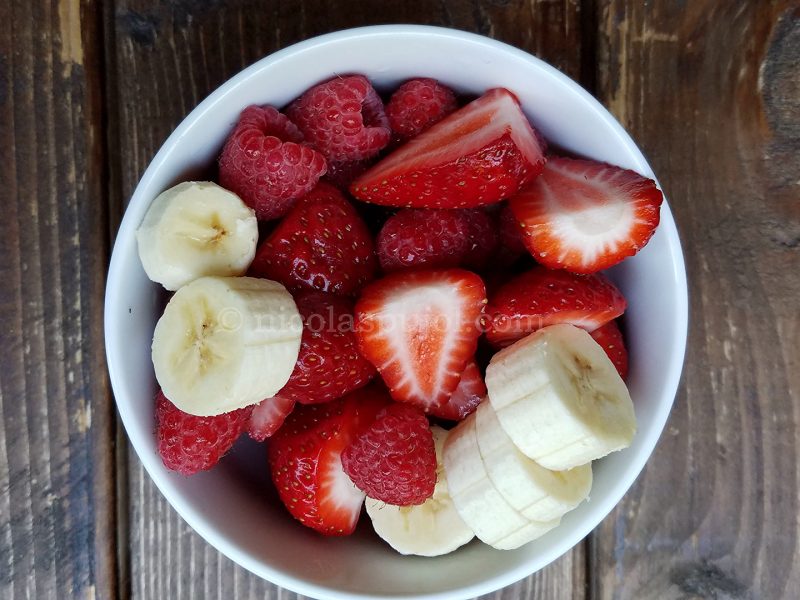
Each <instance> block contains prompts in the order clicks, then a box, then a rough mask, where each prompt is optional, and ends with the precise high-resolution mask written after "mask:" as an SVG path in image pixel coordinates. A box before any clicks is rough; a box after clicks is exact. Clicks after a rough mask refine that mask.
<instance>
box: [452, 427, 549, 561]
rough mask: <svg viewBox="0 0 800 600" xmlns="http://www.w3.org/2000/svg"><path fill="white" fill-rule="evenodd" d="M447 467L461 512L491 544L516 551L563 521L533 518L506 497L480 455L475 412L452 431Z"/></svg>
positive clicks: (454, 499)
mask: <svg viewBox="0 0 800 600" xmlns="http://www.w3.org/2000/svg"><path fill="white" fill-rule="evenodd" d="M444 469H445V475H446V476H447V485H448V488H449V490H450V496H451V498H452V499H453V503H454V504H455V506H456V510H458V514H459V515H461V518H462V519H463V520H464V522H465V523H466V524H467V526H469V527H470V528H471V529H472V530H473V531H474V532H475V535H477V536H478V538H479V539H480V540H481V541H482V542H484V543H486V544H489V545H490V546H493V547H495V548H498V549H501V550H513V549H514V548H518V547H520V546H522V545H523V544H527V543H528V542H530V541H532V540H535V539H536V538H538V537H541V536H542V535H544V534H545V533H547V532H548V531H550V530H551V529H553V528H554V527H556V526H557V525H558V524H559V522H560V519H554V520H552V521H546V522H539V521H531V520H530V519H527V518H526V517H524V516H523V515H522V514H520V513H519V512H518V511H516V510H514V508H513V507H512V506H511V505H510V504H509V503H508V502H507V501H506V500H505V498H503V495H502V494H501V493H500V492H499V491H498V490H497V488H496V487H495V486H494V484H493V483H492V481H491V479H490V478H489V475H488V474H487V473H486V469H485V467H484V464H483V459H482V458H481V453H480V450H479V448H478V439H477V436H476V432H475V413H473V414H471V415H470V416H468V417H467V418H466V419H465V420H464V421H462V422H461V423H459V424H458V426H457V427H456V428H455V429H453V430H451V431H450V434H449V435H448V437H447V441H446V442H445V446H444Z"/></svg>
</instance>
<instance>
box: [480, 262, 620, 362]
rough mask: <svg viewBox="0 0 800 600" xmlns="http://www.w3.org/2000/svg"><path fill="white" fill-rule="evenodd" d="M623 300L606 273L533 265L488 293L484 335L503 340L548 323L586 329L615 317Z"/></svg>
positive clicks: (501, 343) (500, 344)
mask: <svg viewBox="0 0 800 600" xmlns="http://www.w3.org/2000/svg"><path fill="white" fill-rule="evenodd" d="M626 306H627V303H626V302H625V297H624V296H623V295H622V292H620V291H619V290H618V289H617V288H616V286H615V285H614V284H613V283H611V282H610V281H609V280H608V279H607V278H606V277H605V276H603V275H601V274H599V273H596V274H594V275H576V274H574V273H569V272H568V271H551V270H549V269H546V268H544V267H536V268H534V269H532V270H530V271H527V272H525V273H523V274H522V275H519V276H517V277H515V278H514V279H512V280H511V281H509V282H508V283H506V284H505V285H503V286H502V287H501V288H500V289H499V290H497V292H495V293H494V294H493V295H492V298H491V300H490V301H489V306H488V307H487V309H486V312H487V314H488V315H489V319H488V324H487V327H486V338H487V339H488V340H489V342H491V343H492V344H493V345H494V346H496V347H503V346H507V345H509V344H511V343H513V342H515V341H516V340H518V339H520V338H523V337H525V336H526V335H528V334H529V333H532V332H534V331H536V330H537V329H540V328H542V327H547V326H548V325H555V324H557V323H569V324H571V325H575V326H577V327H582V328H584V329H586V330H587V331H589V332H590V333H591V332H592V331H594V330H595V329H597V328H599V327H601V326H603V325H605V324H606V323H608V322H609V321H611V320H612V319H615V318H617V317H618V316H620V315H621V314H622V313H623V312H625V308H626Z"/></svg>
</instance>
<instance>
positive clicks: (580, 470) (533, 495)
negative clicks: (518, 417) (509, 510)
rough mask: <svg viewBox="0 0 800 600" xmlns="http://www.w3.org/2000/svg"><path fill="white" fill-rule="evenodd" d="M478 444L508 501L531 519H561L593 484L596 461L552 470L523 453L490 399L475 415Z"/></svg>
mask: <svg viewBox="0 0 800 600" xmlns="http://www.w3.org/2000/svg"><path fill="white" fill-rule="evenodd" d="M475 429H476V432H477V436H478V448H479V449H480V451H481V458H482V459H483V464H484V465H485V467H486V472H487V473H488V474H489V479H491V480H492V483H493V484H494V486H495V487H496V488H497V490H498V491H499V492H500V493H501V494H502V495H503V498H505V499H506V500H507V501H508V503H509V504H510V505H511V506H513V507H514V508H515V509H516V510H517V511H519V512H520V513H522V515H523V516H524V517H526V518H528V519H530V520H531V521H552V520H554V519H559V518H560V517H562V516H563V515H564V514H565V513H567V512H569V511H570V510H572V509H573V508H575V507H576V506H578V504H580V503H581V502H582V501H583V500H584V499H585V498H586V497H587V496H588V495H589V490H590V489H591V488H592V465H591V463H587V464H585V465H582V466H580V467H575V468H574V469H570V470H569V471H550V470H548V469H545V468H544V467H542V466H540V465H538V464H536V463H535V462H534V461H532V460H531V459H530V458H528V457H527V456H525V455H524V454H522V452H520V451H519V449H518V448H517V447H516V446H515V445H514V442H512V441H511V438H510V437H508V434H507V433H506V432H505V431H504V430H503V428H502V427H501V426H500V421H498V420H497V415H496V414H495V412H494V409H493V408H492V405H491V404H490V403H489V401H488V400H484V401H483V402H482V403H481V404H480V406H478V410H477V413H476V416H475Z"/></svg>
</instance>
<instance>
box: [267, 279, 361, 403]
mask: <svg viewBox="0 0 800 600" xmlns="http://www.w3.org/2000/svg"><path fill="white" fill-rule="evenodd" d="M295 302H296V303H297V309H298V311H299V312H300V316H301V317H302V318H303V337H302V339H301V340H300V353H299V355H298V357H297V363H296V364H295V366H294V370H293V371H292V375H291V376H290V377H289V381H287V382H286V385H285V386H283V388H282V389H281V390H280V392H278V394H279V395H281V396H284V397H286V398H291V399H292V400H296V401H297V402H300V403H301V404H319V403H320V402H329V401H331V400H335V399H336V398H341V397H342V396H344V395H345V394H346V393H348V392H350V391H352V390H355V389H358V388H360V387H362V386H365V385H366V384H367V383H369V381H370V379H372V378H373V377H374V376H375V367H373V366H372V363H370V362H369V361H368V360H367V359H365V358H364V357H363V356H361V354H359V352H358V347H357V342H356V335H355V333H354V332H353V303H352V300H350V299H349V298H342V297H338V296H333V295H331V294H324V293H322V292H314V291H307V292H300V293H299V294H297V295H295Z"/></svg>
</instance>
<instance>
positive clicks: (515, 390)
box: [486, 325, 636, 471]
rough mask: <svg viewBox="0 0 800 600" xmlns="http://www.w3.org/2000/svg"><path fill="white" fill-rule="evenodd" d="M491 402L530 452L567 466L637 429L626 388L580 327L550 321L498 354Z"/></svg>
mask: <svg viewBox="0 0 800 600" xmlns="http://www.w3.org/2000/svg"><path fill="white" fill-rule="evenodd" d="M486 387H487V389H488V391H489V401H490V402H491V404H492V408H494V411H495V413H496V414H497V419H498V420H499V421H500V424H501V425H502V427H503V429H504V430H505V432H506V433H507V434H508V436H509V437H510V438H511V440H512V441H513V442H514V444H515V445H516V446H517V447H518V448H519V449H520V451H522V452H523V453H524V454H525V455H526V456H528V457H529V458H531V459H533V460H535V461H536V462H537V463H539V464H540V465H542V466H543V467H545V468H547V469H550V470H552V471H566V470H568V469H572V468H573V467H577V466H579V465H584V464H586V463H588V462H590V461H592V460H595V459H597V458H602V457H603V456H606V455H607V454H609V453H611V452H614V451H616V450H621V449H623V448H626V447H628V446H629V445H630V444H631V441H632V440H633V436H634V435H635V433H636V416H635V415H634V412H633V402H631V397H630V394H629V393H628V388H626V387H625V383H624V382H623V381H622V378H621V377H620V376H619V373H617V370H616V368H615V367H614V365H613V364H612V362H611V360H610V359H609V358H608V356H607V355H606V353H605V351H604V350H603V349H602V348H601V347H600V345H599V344H598V343H597V342H595V341H594V340H593V339H592V337H591V336H590V335H589V334H588V333H586V331H584V330H583V329H579V328H577V327H573V326H572V325H552V326H550V327H545V328H543V329H540V330H538V331H536V332H534V333H532V334H531V335H529V336H527V337H525V338H523V339H521V340H519V341H518V342H516V343H515V344H514V345H512V346H509V347H508V348H505V349H504V350H501V351H500V352H498V353H497V354H496V355H495V356H494V357H493V358H492V360H491V362H490V364H489V367H488V368H487V370H486Z"/></svg>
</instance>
